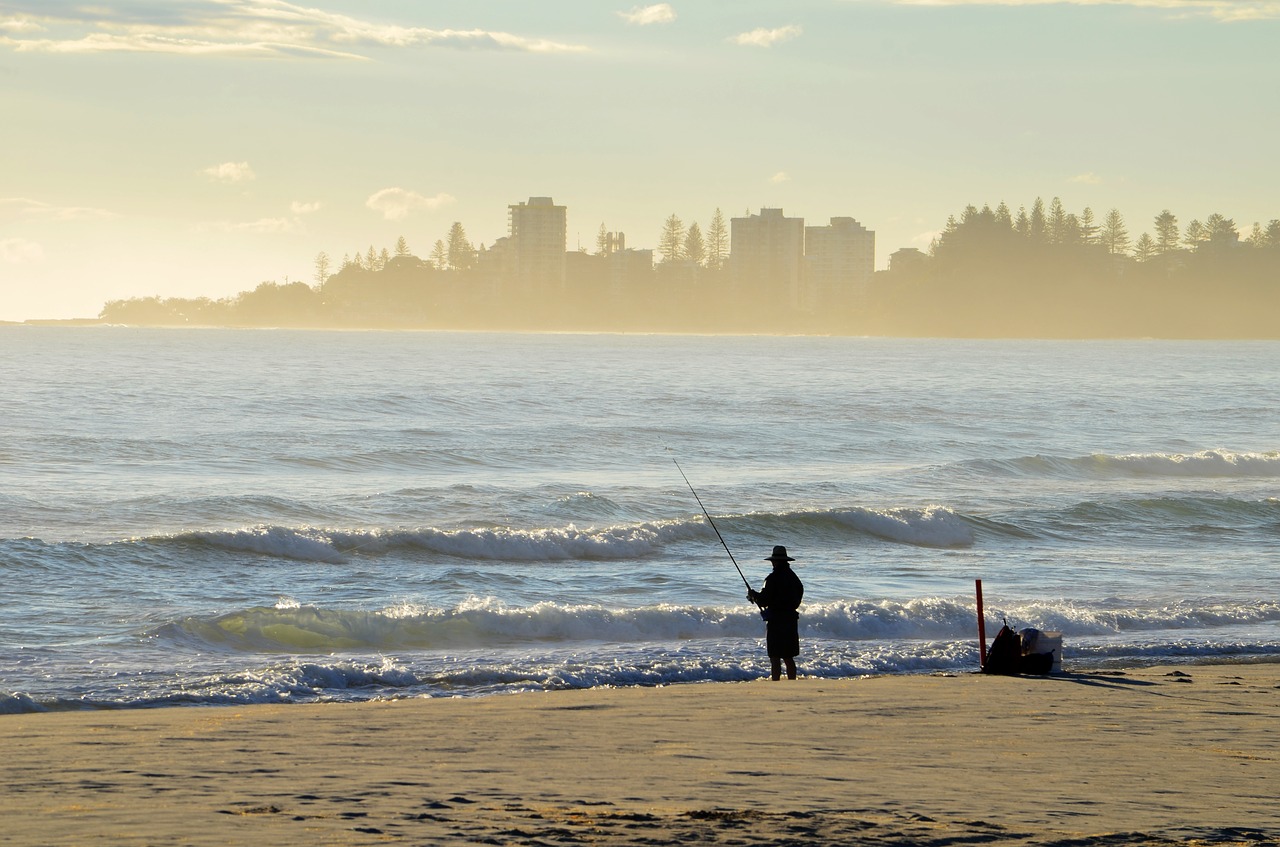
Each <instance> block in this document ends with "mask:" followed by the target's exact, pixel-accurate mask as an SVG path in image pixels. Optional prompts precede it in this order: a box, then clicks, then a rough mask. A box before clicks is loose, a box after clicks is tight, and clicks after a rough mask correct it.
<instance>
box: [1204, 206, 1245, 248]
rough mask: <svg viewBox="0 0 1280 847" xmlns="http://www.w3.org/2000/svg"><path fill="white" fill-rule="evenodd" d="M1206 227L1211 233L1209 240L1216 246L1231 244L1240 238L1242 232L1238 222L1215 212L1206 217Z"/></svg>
mask: <svg viewBox="0 0 1280 847" xmlns="http://www.w3.org/2000/svg"><path fill="white" fill-rule="evenodd" d="M1204 228H1205V229H1206V230H1207V231H1208V233H1209V242H1210V243H1211V244H1214V245H1216V246H1220V247H1222V246H1230V245H1232V244H1235V243H1236V242H1237V241H1239V240H1240V232H1239V230H1237V229H1236V222H1235V221H1233V220H1232V219H1231V218H1227V217H1223V216H1222V215H1220V214H1218V213H1217V212H1214V213H1213V214H1212V215H1210V216H1209V217H1207V218H1205V221H1204Z"/></svg>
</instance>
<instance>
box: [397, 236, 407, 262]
mask: <svg viewBox="0 0 1280 847" xmlns="http://www.w3.org/2000/svg"><path fill="white" fill-rule="evenodd" d="M408 255H409V242H408V241H405V240H404V236H403V235H402V236H400V237H399V238H397V239H396V258H400V257H402V256H408Z"/></svg>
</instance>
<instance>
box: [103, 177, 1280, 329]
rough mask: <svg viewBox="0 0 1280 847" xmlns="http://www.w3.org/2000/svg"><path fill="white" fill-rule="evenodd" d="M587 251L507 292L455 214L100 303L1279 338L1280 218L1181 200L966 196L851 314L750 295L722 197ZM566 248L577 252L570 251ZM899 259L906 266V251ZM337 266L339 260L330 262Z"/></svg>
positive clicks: (262, 317) (672, 325) (205, 319)
mask: <svg viewBox="0 0 1280 847" xmlns="http://www.w3.org/2000/svg"><path fill="white" fill-rule="evenodd" d="M595 246H596V250H595V252H594V254H588V253H587V251H586V250H585V249H582V250H580V251H577V252H578V254H579V255H578V257H577V260H575V261H572V262H567V264H566V267H567V269H568V272H567V277H566V284H565V286H564V288H563V290H561V291H558V292H552V293H550V294H547V293H545V292H543V293H542V294H540V295H539V296H538V297H537V298H534V297H532V296H531V295H528V294H527V293H524V292H520V291H515V290H512V289H511V288H510V287H505V288H504V287H503V284H502V282H501V280H500V279H499V277H498V276H496V273H497V271H496V269H495V267H491V266H490V265H491V264H492V263H488V262H487V261H486V260H487V257H488V256H489V255H490V252H489V251H487V250H486V248H485V247H484V246H483V245H481V246H479V247H477V246H476V245H474V244H472V243H471V241H470V240H469V239H468V237H467V234H466V230H465V228H464V227H463V225H462V224H461V223H460V222H454V223H453V225H452V226H451V227H450V229H449V231H448V232H447V233H446V234H445V235H444V237H442V238H439V239H437V240H436V241H435V242H434V244H433V245H432V249H431V251H430V253H429V255H428V257H427V258H426V259H423V258H419V257H418V256H417V255H415V254H414V253H413V251H412V250H411V249H410V248H409V245H408V242H407V241H406V239H405V238H404V237H403V236H401V237H400V238H399V239H397V241H396V243H395V245H394V246H393V247H392V248H389V249H388V248H383V249H381V250H378V249H375V248H374V247H373V246H369V247H368V248H367V249H366V250H356V251H354V252H353V253H348V254H345V255H344V256H343V257H342V259H341V261H340V262H337V263H335V262H334V261H333V260H332V259H331V258H330V257H329V256H328V254H327V253H323V252H322V253H320V254H319V255H318V256H317V257H316V260H315V283H314V285H309V284H307V283H303V282H297V281H293V282H291V281H288V280H286V281H285V283H284V284H280V283H276V282H263V283H261V284H260V285H258V286H257V287H256V288H254V289H253V290H251V291H245V292H242V293H240V294H237V295H235V296H233V297H228V298H223V299H220V300H211V299H209V298H194V299H188V298H159V297H143V298H134V299H129V300H114V301H111V302H109V303H107V304H106V305H105V306H104V308H103V310H102V312H101V314H100V318H101V319H102V320H104V321H107V322H112V323H126V324H151V325H187V326H191V325H198V326H296V327H369V328H383V327H387V328H461V329H525V330H537V329H556V330H574V329H577V330H637V331H664V330H666V331H701V332H762V331H784V332H799V333H803V332H815V333H848V334H870V335H916V336H918V335H945V336H970V337H982V336H994V337H1010V336H1013V337H1134V336H1153V337H1206V338H1209V337H1212V338H1224V337H1225V338H1230V337H1253V338H1277V337H1280V326H1277V325H1276V324H1277V322H1276V321H1275V320H1274V319H1273V318H1272V317H1271V316H1272V315H1274V314H1276V309H1277V307H1280V220H1272V221H1270V222H1269V223H1267V224H1266V225H1262V224H1259V223H1255V224H1253V225H1252V227H1251V228H1250V229H1249V231H1248V232H1247V234H1244V235H1242V233H1241V232H1240V229H1239V228H1238V227H1237V225H1236V224H1235V222H1234V221H1233V220H1231V219H1230V218H1227V217H1226V216H1224V215H1222V214H1219V213H1213V214H1210V215H1207V216H1206V217H1204V218H1203V220H1201V219H1193V220H1191V221H1189V222H1187V223H1186V224H1185V225H1183V224H1181V223H1180V222H1179V219H1178V217H1177V216H1176V215H1175V214H1174V213H1173V212H1171V211H1170V210H1167V209H1166V210H1163V211H1161V212H1160V214H1158V215H1156V216H1155V217H1154V219H1153V220H1152V224H1151V227H1150V229H1149V230H1148V231H1144V232H1142V233H1141V234H1140V235H1139V236H1138V237H1137V238H1134V237H1132V236H1131V234H1130V231H1129V227H1128V225H1127V224H1126V222H1125V219H1124V217H1123V215H1121V213H1120V212H1119V211H1118V210H1116V209H1111V210H1109V211H1108V212H1107V213H1106V214H1104V215H1102V216H1101V218H1100V219H1099V218H1098V217H1097V216H1095V214H1094V213H1093V211H1092V210H1091V209H1089V208H1087V207H1086V208H1084V209H1082V210H1081V211H1079V212H1078V213H1076V212H1070V211H1068V210H1067V209H1066V208H1064V206H1063V204H1062V203H1061V201H1060V200H1059V199H1058V198H1056V197H1055V198H1053V200H1052V201H1050V203H1049V204H1047V205H1046V204H1045V203H1044V202H1043V200H1042V199H1040V198H1036V200H1035V201H1034V202H1033V203H1032V204H1031V206H1030V208H1027V207H1025V206H1023V207H1020V208H1019V209H1018V212H1017V213H1016V214H1015V213H1013V212H1012V211H1011V210H1010V209H1009V207H1008V206H1007V205H1006V204H1005V203H1003V202H1001V203H999V204H998V205H997V206H996V207H995V208H994V209H993V208H991V207H990V206H989V205H984V206H982V207H981V208H978V207H977V206H973V205H970V206H968V207H966V208H965V209H964V210H963V211H962V212H961V213H960V214H959V215H958V216H954V215H953V216H951V217H950V218H948V220H947V222H946V225H945V227H944V228H943V230H942V231H941V232H940V233H939V234H938V235H937V237H936V238H935V239H934V240H933V243H932V244H931V245H930V247H929V250H928V251H927V252H919V251H899V252H898V253H895V254H894V259H893V261H892V264H891V268H890V269H889V270H887V271H880V272H878V273H877V274H876V275H875V279H874V281H873V282H872V284H871V286H870V288H869V289H866V290H861V291H858V292H857V293H856V296H850V297H849V298H847V299H845V300H844V301H842V302H843V304H844V305H842V306H841V307H840V308H836V309H822V310H817V311H813V312H803V311H798V310H793V309H788V308H787V306H786V304H785V301H783V300H781V299H778V300H773V301H770V302H748V301H746V299H745V298H744V297H743V296H741V294H742V293H741V292H739V291H737V290H736V288H735V286H734V280H733V275H732V273H731V272H730V266H729V259H730V256H729V231H728V227H727V226H726V222H725V219H724V216H723V215H722V214H721V212H720V210H719V209H717V210H716V211H715V214H714V215H713V216H712V217H711V219H710V222H709V224H708V227H707V230H706V232H705V234H704V232H703V230H702V228H701V227H700V226H699V225H698V224H697V223H696V222H693V223H690V224H689V225H687V226H686V225H685V224H684V223H683V222H682V221H681V219H680V218H679V217H678V216H677V215H675V214H672V215H670V216H669V217H668V218H667V219H666V220H665V221H664V222H663V225H662V229H661V233H660V236H659V239H658V245H657V251H656V252H657V254H658V261H657V262H656V263H655V264H654V265H652V266H647V263H645V264H646V267H645V268H642V269H641V270H640V271H639V272H638V275H635V274H634V273H633V275H632V276H630V277H627V278H626V279H625V280H624V281H623V283H622V284H621V285H620V284H619V282H618V279H617V278H616V276H615V277H610V276H609V273H610V271H608V269H607V260H608V258H609V256H610V254H611V253H612V252H613V251H614V249H615V248H616V242H614V241H612V240H611V233H610V232H609V230H608V228H607V226H606V225H605V224H603V223H602V224H601V225H600V230H599V233H598V235H597V239H596V245H595ZM569 258H572V254H571V256H570V257H569ZM899 260H901V261H899ZM335 264H336V268H335V267H334V266H335Z"/></svg>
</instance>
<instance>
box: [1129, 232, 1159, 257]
mask: <svg viewBox="0 0 1280 847" xmlns="http://www.w3.org/2000/svg"><path fill="white" fill-rule="evenodd" d="M1156 252H1157V250H1156V241H1155V239H1154V238H1152V237H1151V236H1150V235H1149V234H1148V233H1145V232H1144V233H1142V235H1141V236H1140V237H1139V238H1138V243H1137V244H1135V245H1133V257H1134V258H1135V259H1137V260H1138V261H1139V262H1146V261H1150V260H1151V258H1152V257H1153V256H1155V255H1156Z"/></svg>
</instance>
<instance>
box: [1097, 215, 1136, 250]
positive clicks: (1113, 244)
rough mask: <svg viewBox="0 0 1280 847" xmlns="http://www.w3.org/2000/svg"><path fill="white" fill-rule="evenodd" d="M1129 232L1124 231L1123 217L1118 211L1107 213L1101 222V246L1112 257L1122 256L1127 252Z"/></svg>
mask: <svg viewBox="0 0 1280 847" xmlns="http://www.w3.org/2000/svg"><path fill="white" fill-rule="evenodd" d="M1129 243H1130V242H1129V230H1127V229H1125V226H1124V217H1123V216H1122V215H1121V214H1120V210H1119V209H1112V210H1111V211H1110V212H1107V218H1106V220H1105V221H1103V222H1102V246H1103V247H1106V248H1107V252H1108V253H1110V254H1111V255H1113V256H1122V255H1124V254H1125V253H1127V252H1129Z"/></svg>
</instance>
